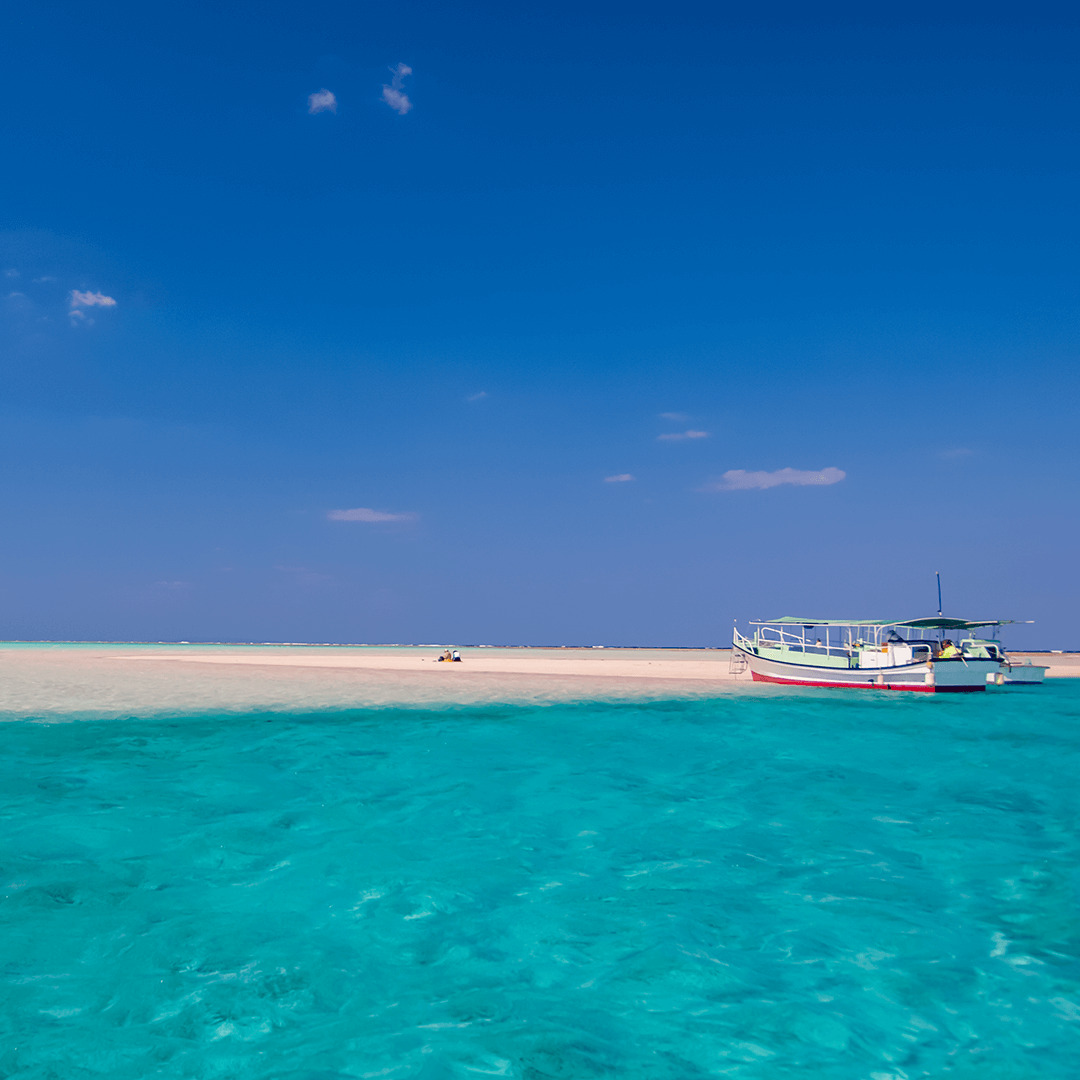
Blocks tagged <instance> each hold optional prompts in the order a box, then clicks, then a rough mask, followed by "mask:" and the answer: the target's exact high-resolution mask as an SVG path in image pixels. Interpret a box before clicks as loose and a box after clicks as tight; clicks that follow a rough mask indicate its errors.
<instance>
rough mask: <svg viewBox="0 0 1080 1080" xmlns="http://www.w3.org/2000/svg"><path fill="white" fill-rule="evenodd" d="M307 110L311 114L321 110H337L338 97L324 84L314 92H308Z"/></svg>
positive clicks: (334, 111)
mask: <svg viewBox="0 0 1080 1080" xmlns="http://www.w3.org/2000/svg"><path fill="white" fill-rule="evenodd" d="M307 111H308V114H309V115H310V116H314V115H315V114H316V113H321V112H332V113H336V112H337V98H336V97H334V94H333V92H332V91H330V90H327V89H326V87H325V86H324V87H323V88H322V89H321V90H319V91H318V92H317V93H314V94H308V99H307Z"/></svg>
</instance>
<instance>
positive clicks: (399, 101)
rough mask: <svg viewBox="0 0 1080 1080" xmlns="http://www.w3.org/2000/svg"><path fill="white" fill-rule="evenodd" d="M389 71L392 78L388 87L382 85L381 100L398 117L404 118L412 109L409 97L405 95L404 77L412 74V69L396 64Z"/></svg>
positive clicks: (406, 65)
mask: <svg viewBox="0 0 1080 1080" xmlns="http://www.w3.org/2000/svg"><path fill="white" fill-rule="evenodd" d="M390 71H391V72H392V78H391V79H390V83H389V85H387V84H386V83H383V88H382V99H383V101H385V102H386V104H387V105H389V106H390V108H391V109H393V110H394V112H396V113H397V114H398V116H404V115H405V114H406V113H407V112H408V111H409V110H410V109H411V108H412V102H411V101H410V100H409V95H408V94H406V93H405V76H406V75H411V74H412V68H411V67H409V65H408V64H398V65H397V67H392V68H391V69H390Z"/></svg>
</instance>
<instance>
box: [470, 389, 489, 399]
mask: <svg viewBox="0 0 1080 1080" xmlns="http://www.w3.org/2000/svg"><path fill="white" fill-rule="evenodd" d="M487 396H488V392H487V391H486V390H479V391H477V392H476V393H475V394H468V395H467V396H466V398H465V400H466V401H483V400H484V398H486V397H487Z"/></svg>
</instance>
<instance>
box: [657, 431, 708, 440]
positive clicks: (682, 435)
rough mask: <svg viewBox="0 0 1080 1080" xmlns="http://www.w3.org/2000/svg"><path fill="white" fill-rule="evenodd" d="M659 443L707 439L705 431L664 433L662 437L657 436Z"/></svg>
mask: <svg viewBox="0 0 1080 1080" xmlns="http://www.w3.org/2000/svg"><path fill="white" fill-rule="evenodd" d="M656 437H657V439H659V440H660V442H684V441H685V440H686V439H707V438H708V437H709V433H708V432H707V431H692V430H691V431H665V432H664V434H663V435H657V436H656Z"/></svg>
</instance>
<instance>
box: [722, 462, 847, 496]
mask: <svg viewBox="0 0 1080 1080" xmlns="http://www.w3.org/2000/svg"><path fill="white" fill-rule="evenodd" d="M845 476H847V473H846V472H844V470H843V469H836V468H833V467H831V466H830V467H829V468H827V469H776V470H775V471H774V472H765V471H763V470H758V471H755V472H747V471H746V470H745V469H728V471H727V472H726V473H724V475H723V476H722V477H720V479H719V480H713V481H711V482H710V483H708V484H706V485H705V486H704V487H703V488H702V489H701V490H702V491H751V490H764V489H765V488H773V487H779V486H780V485H781V484H794V485H796V486H797V487H825V486H827V485H829V484H838V483H840V481H841V480H843V479H844V477H845Z"/></svg>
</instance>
